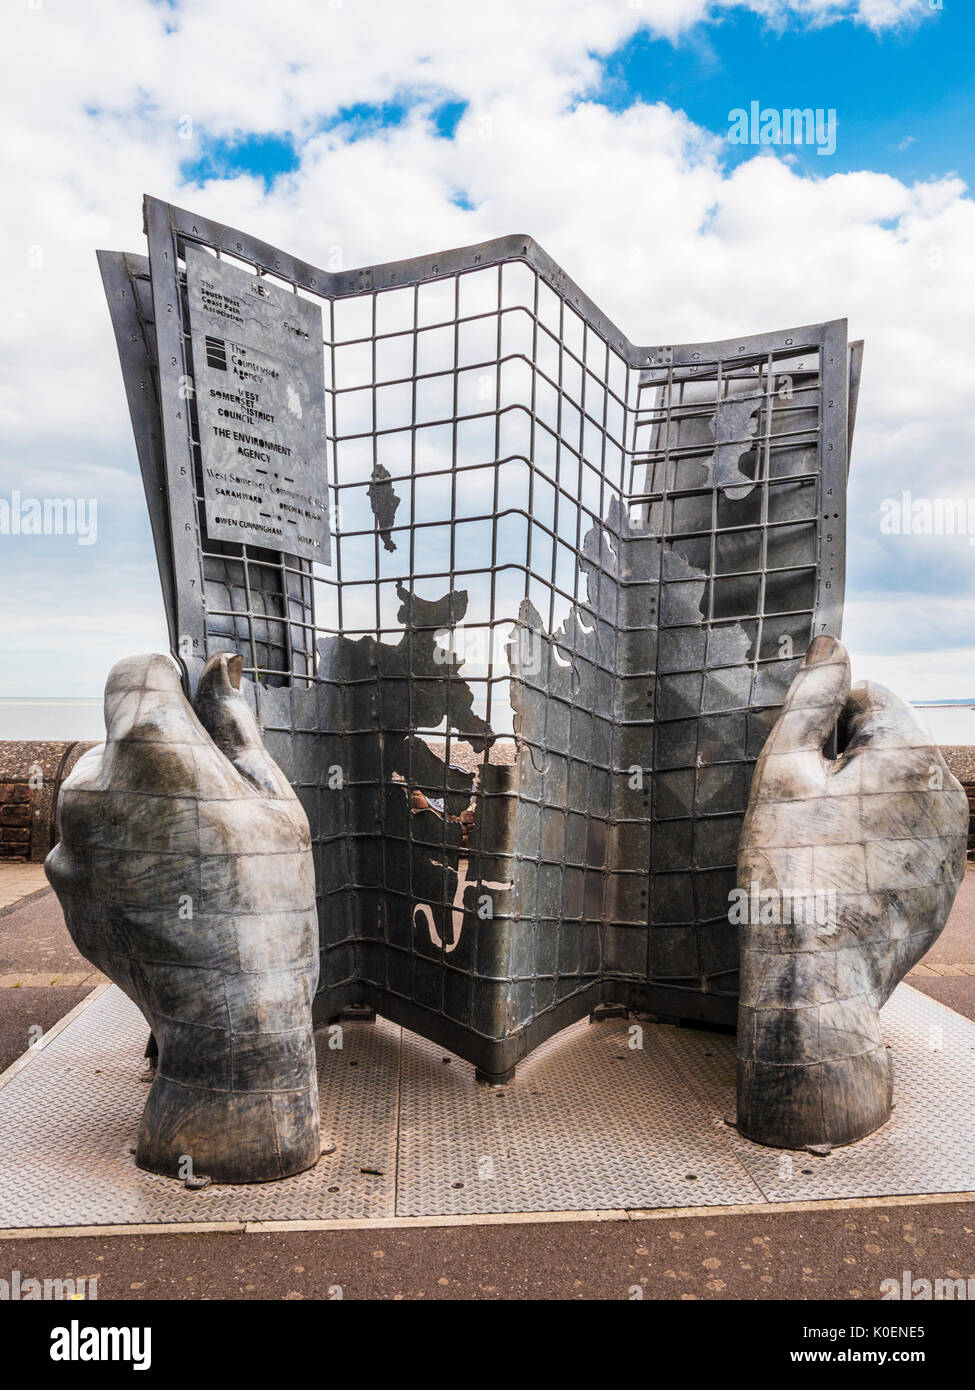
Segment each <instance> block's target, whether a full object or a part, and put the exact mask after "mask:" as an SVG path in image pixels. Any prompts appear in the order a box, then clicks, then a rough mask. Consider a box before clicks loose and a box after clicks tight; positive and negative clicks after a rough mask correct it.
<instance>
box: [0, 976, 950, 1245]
mask: <svg viewBox="0 0 975 1390" xmlns="http://www.w3.org/2000/svg"><path fill="white" fill-rule="evenodd" d="M633 1021H635V1020H632V1021H609V1022H605V1023H601V1024H598V1025H589V1024H588V1023H585V1022H583V1023H578V1024H576V1025H574V1026H573V1027H571V1028H569V1029H567V1030H565V1031H564V1032H562V1033H560V1034H557V1035H556V1036H555V1037H553V1038H551V1039H549V1040H548V1041H547V1042H546V1043H543V1044H542V1045H541V1046H540V1047H539V1048H538V1049H537V1050H536V1051H535V1052H534V1053H533V1054H532V1056H531V1057H530V1058H528V1059H527V1060H526V1061H525V1062H523V1063H522V1064H521V1066H520V1067H519V1069H518V1076H517V1079H516V1081H515V1082H514V1083H513V1084H511V1085H510V1086H506V1087H502V1088H488V1087H483V1086H479V1085H477V1084H476V1082H475V1081H474V1076H473V1068H472V1067H471V1066H470V1065H469V1064H468V1063H466V1062H463V1061H460V1060H459V1059H458V1058H457V1057H456V1056H448V1054H446V1053H444V1051H443V1050H442V1049H441V1048H438V1047H437V1046H435V1045H434V1044H433V1043H430V1042H427V1041H425V1040H423V1039H421V1038H420V1037H418V1036H417V1035H415V1034H411V1033H408V1032H405V1031H404V1030H401V1029H400V1028H398V1027H395V1026H394V1025H392V1024H390V1023H388V1022H386V1021H384V1020H382V1019H378V1020H377V1021H376V1023H375V1024H371V1025H370V1024H354V1023H353V1024H346V1025H345V1026H344V1036H343V1039H342V1040H343V1043H344V1046H343V1048H342V1049H341V1050H333V1049H331V1048H329V1046H328V1043H329V1036H330V1034H329V1033H328V1031H327V1030H324V1029H323V1030H321V1031H320V1032H319V1034H318V1045H319V1079H320V1086H321V1103H322V1114H323V1116H324V1117H325V1126H326V1132H325V1135H324V1137H323V1142H324V1143H325V1144H326V1145H327V1144H329V1143H333V1142H334V1143H335V1145H336V1151H335V1153H334V1154H331V1155H327V1156H325V1157H323V1159H322V1161H321V1162H320V1163H319V1165H318V1167H317V1168H315V1169H314V1170H313V1171H312V1172H309V1173H303V1174H301V1175H300V1176H298V1177H295V1178H287V1179H285V1180H284V1181H282V1182H277V1183H268V1184H264V1185H262V1186H251V1187H233V1186H213V1187H210V1188H205V1189H204V1190H202V1191H200V1192H188V1191H187V1190H186V1189H185V1188H183V1187H182V1186H181V1185H180V1184H179V1183H177V1182H174V1181H173V1180H171V1179H168V1178H161V1177H155V1176H153V1175H151V1174H148V1173H143V1172H141V1171H140V1170H139V1169H137V1168H136V1167H135V1164H134V1162H133V1158H132V1152H131V1150H132V1147H133V1146H134V1142H135V1136H136V1130H137V1126H138V1121H139V1116H140V1114H141V1111H142V1106H143V1104H144V1102H145V1086H144V1085H143V1084H142V1083H140V1081H139V1079H138V1078H139V1076H140V1075H141V1074H142V1072H143V1068H144V1063H143V1060H142V1050H143V1046H144V1043H145V1037H146V1026H145V1023H144V1022H143V1020H142V1017H141V1015H140V1014H139V1012H138V1010H137V1009H136V1008H135V1007H134V1005H132V1004H131V1003H130V1002H129V1001H128V1000H127V999H126V998H125V996H124V995H122V994H121V993H120V991H119V990H117V989H115V988H114V987H113V988H111V989H109V990H107V991H106V992H105V993H104V994H102V995H100V996H99V997H98V998H97V999H95V1000H93V1001H92V1003H91V1004H90V1005H89V1006H88V1007H87V1008H86V1009H85V1010H83V1012H82V1013H81V1014H80V1015H79V1016H78V1017H77V1018H76V1019H75V1020H74V1022H72V1023H71V1024H70V1025H69V1026H68V1027H67V1028H66V1029H65V1031H64V1032H63V1033H61V1034H60V1035H59V1036H58V1037H56V1038H54V1039H53V1040H52V1041H51V1043H49V1044H48V1046H47V1047H45V1048H43V1049H42V1050H41V1051H40V1052H38V1053H37V1054H36V1055H35V1056H34V1057H33V1058H32V1059H31V1061H30V1063H29V1064H28V1065H27V1066H26V1067H24V1068H23V1069H22V1070H21V1071H19V1072H17V1073H16V1074H15V1075H14V1076H12V1077H11V1079H10V1080H9V1082H8V1083H7V1085H6V1086H4V1087H3V1089H2V1090H0V1228H11V1227H25V1228H26V1227H41V1226H86V1225H103V1224H104V1225H110V1224H111V1225H115V1224H118V1225H125V1224H130V1223H135V1222H145V1223H159V1224H161V1225H165V1224H166V1223H169V1222H182V1221H305V1220H322V1219H337V1218H350V1217H352V1218H355V1217H390V1216H394V1215H395V1216H440V1215H477V1214H480V1213H485V1214H487V1213H493V1212H508V1211H528V1212H530V1211H555V1210H565V1211H571V1210H577V1211H592V1210H599V1209H603V1210H605V1209H610V1208H621V1207H622V1208H653V1207H664V1208H666V1207H675V1206H725V1205H738V1204H743V1203H755V1202H761V1201H763V1200H766V1201H769V1202H789V1201H800V1200H810V1199H812V1200H816V1199H819V1200H822V1199H828V1198H856V1197H865V1196H878V1195H895V1194H912V1193H923V1192H964V1191H971V1190H975V1024H973V1023H971V1022H969V1021H968V1020H967V1019H964V1018H962V1017H961V1016H960V1015H958V1014H955V1013H953V1012H952V1011H951V1010H950V1009H947V1008H945V1007H944V1006H943V1005H940V1004H938V1003H937V1002H936V1001H934V1000H932V999H929V998H927V996H925V995H922V994H919V993H918V992H917V991H915V990H912V989H910V988H909V987H907V986H904V985H901V986H900V987H899V988H898V989H897V990H896V991H895V993H894V995H893V997H892V999H891V1001H890V1003H889V1004H888V1005H887V1007H886V1008H885V1010H884V1012H883V1021H884V1027H885V1031H886V1034H887V1037H888V1040H889V1042H890V1045H891V1047H892V1049H893V1053H894V1065H895V1074H896V1088H897V1090H896V1094H897V1102H898V1103H897V1108H896V1109H895V1111H894V1115H893V1118H892V1119H891V1121H890V1123H889V1124H887V1125H886V1126H885V1127H884V1128H883V1129H882V1130H880V1131H879V1132H878V1133H876V1134H874V1135H871V1136H870V1137H869V1138H867V1139H864V1140H862V1141H861V1142H860V1143H859V1144H856V1145H854V1146H852V1147H850V1148H846V1149H837V1150H835V1151H834V1152H833V1154H831V1155H830V1157H829V1158H826V1159H821V1158H812V1157H811V1156H810V1155H809V1154H806V1153H790V1152H787V1151H780V1150H773V1149H763V1148H761V1147H760V1146H758V1145H755V1144H751V1143H749V1142H748V1141H747V1140H744V1139H742V1138H741V1137H740V1136H739V1135H737V1134H736V1133H735V1131H734V1130H731V1129H729V1128H728V1127H727V1126H725V1124H724V1123H723V1120H724V1116H725V1115H726V1114H728V1113H730V1112H731V1110H732V1109H733V1107H734V1077H735V1044H734V1039H733V1038H732V1037H729V1036H726V1035H722V1034H718V1033H710V1032H696V1031H692V1030H689V1029H680V1028H675V1027H671V1026H669V1025H653V1024H642V1025H641V1026H642V1027H643V1047H642V1049H631V1048H630V1047H629V1045H628V1042H629V1037H630V1034H629V1031H628V1030H629V1028H630V1027H631V1026H632V1022H633ZM445 1058H446V1059H447V1060H446V1062H445ZM362 1169H374V1170H377V1171H376V1172H375V1173H368V1172H366V1173H364V1172H362ZM691 1175H693V1176H691Z"/></svg>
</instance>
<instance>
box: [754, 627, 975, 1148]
mask: <svg viewBox="0 0 975 1390" xmlns="http://www.w3.org/2000/svg"><path fill="white" fill-rule="evenodd" d="M834 731H835V733H836V748H837V750H838V751H837V754H836V757H835V758H829V757H827V756H825V755H824V751H823V750H824V746H827V744H828V741H829V740H830V739H831V737H832V736H833V734H834ZM967 835H968V802H967V799H966V796H965V793H964V791H963V790H962V787H961V785H960V784H959V783H958V782H957V781H956V779H955V778H954V777H953V776H952V775H951V773H950V772H949V771H948V768H947V766H946V765H945V761H944V759H943V757H942V756H941V752H940V750H939V749H938V747H937V746H936V745H935V744H934V743H933V742H932V741H931V738H930V736H929V735H928V733H927V732H926V731H925V730H924V729H923V728H922V726H921V725H920V723H919V722H918V720H917V717H916V715H915V714H914V712H913V711H912V710H911V709H910V708H909V706H907V705H906V704H904V703H903V701H901V700H899V699H898V698H897V696H896V695H893V694H892V693H891V692H890V691H889V690H886V689H885V688H884V687H883V686H880V685H874V684H872V683H869V682H867V683H865V684H863V685H858V686H855V687H854V688H853V689H852V690H851V689H850V663H849V659H848V657H847V654H846V651H845V650H844V648H843V646H842V645H841V644H840V643H839V642H837V641H835V640H834V639H832V638H830V637H817V638H816V639H815V640H814V641H813V643H812V645H811V646H810V648H809V650H808V652H807V653H806V657H805V659H804V661H803V663H802V666H801V667H800V670H799V672H798V674H797V676H796V678H795V680H794V681H793V683H792V686H791V688H790V690H789V693H788V695H787V697H786V700H785V703H784V704H783V706H782V710H781V713H780V714H779V717H778V720H777V721H776V723H775V726H774V727H773V729H772V732H771V734H770V736H769V738H768V741H767V743H766V744H765V747H764V749H763V751H762V753H761V756H760V757H759V759H758V763H757V764H756V767H755V775H754V779H753V781H752V786H751V795H750V800H749V806H748V811H747V814H746V817H745V822H744V827H743V830H742V837H741V843H740V847H739V854H738V897H739V900H740V905H741V908H742V913H741V918H742V920H741V925H740V932H741V994H740V1000H739V1011H738V1111H737V1124H738V1128H739V1130H740V1131H741V1133H742V1134H744V1135H746V1136H747V1137H748V1138H749V1139H754V1140H757V1141H758V1142H759V1143H762V1144H771V1145H776V1146H779V1147H783V1148H801V1147H803V1146H818V1145H833V1144H848V1143H850V1142H852V1141H853V1140H855V1139H861V1138H863V1136H864V1135H866V1134H869V1133H871V1131H872V1130H875V1129H877V1128H878V1127H879V1126H880V1125H882V1124H884V1122H885V1121H886V1120H887V1119H888V1118H889V1116H890V1111H891V1101H892V1087H893V1077H892V1068H891V1060H890V1054H889V1053H888V1052H887V1050H886V1048H885V1046H884V1042H883V1038H882V1036H881V1031H880V1023H879V1019H878V1013H879V1010H880V1007H881V1005H882V1004H883V1003H884V1002H885V1000H886V999H887V998H888V997H889V995H890V994H891V992H892V991H893V989H894V986H895V985H896V984H897V983H898V981H899V980H900V979H902V978H903V976H904V975H905V974H906V973H907V972H908V971H909V970H910V969H911V967H912V966H913V965H915V964H916V962H917V961H918V960H919V959H920V958H921V956H923V955H924V953H925V952H926V951H927V950H928V948H929V947H930V946H931V945H932V943H933V942H934V941H935V940H936V938H937V937H938V935H939V934H940V932H941V930H942V928H943V927H944V924H945V922H946V920H947V918H948V913H949V911H950V909H951V905H952V903H953V901H954V898H955V894H956V892H957V891H958V886H959V884H960V883H961V880H962V877H963V875H964V872H965V853H966V842H967ZM732 920H733V921H734V913H732Z"/></svg>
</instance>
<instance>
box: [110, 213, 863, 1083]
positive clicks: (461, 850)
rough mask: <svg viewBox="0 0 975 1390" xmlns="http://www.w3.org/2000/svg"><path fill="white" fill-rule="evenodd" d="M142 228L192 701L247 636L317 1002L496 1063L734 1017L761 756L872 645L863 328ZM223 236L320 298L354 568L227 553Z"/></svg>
mask: <svg viewBox="0 0 975 1390" xmlns="http://www.w3.org/2000/svg"><path fill="white" fill-rule="evenodd" d="M146 227H147V232H148V236H149V246H150V259H151V262H152V305H151V306H145V305H144V303H142V302H141V301H140V309H141V315H142V318H141V322H142V325H143V334H142V337H143V338H146V339H149V340H154V342H155V348H156V354H157V356H158V360H159V362H160V363H161V364H162V366H161V371H160V374H159V405H158V414H154V412H155V410H156V406H155V402H154V401H153V400H151V399H149V398H147V397H146V395H145V394H144V393H143V394H142V395H140V396H139V397H138V398H134V396H133V392H132V390H131V389H130V404H131V405H133V409H134V418H135V417H136V416H139V417H140V419H139V420H138V421H137V424H136V433H137V438H139V439H140V440H142V441H144V440H147V439H154V438H155V437H156V435H157V434H161V435H162V437H163V438H164V440H165V459H166V465H165V476H166V489H167V490H166V497H165V503H164V505H162V504H161V503H160V494H159V492H158V491H156V490H154V489H153V486H152V480H153V479H154V478H155V476H156V473H155V471H154V463H153V457H152V456H151V455H150V456H148V457H147V458H146V459H144V460H143V467H144V474H145V476H146V480H147V495H148V496H149V497H150V510H151V511H155V512H156V513H164V516H162V515H159V516H157V517H156V518H154V529H155V530H156V531H157V532H159V533H165V534H167V535H168V537H169V545H170V551H169V556H168V560H167V563H166V564H165V565H164V566H163V568H164V569H166V571H167V577H166V580H165V582H167V583H170V582H172V583H173V584H174V588H175V591H176V595H177V597H176V603H177V615H176V618H175V621H174V624H173V629H172V633H173V646H174V650H175V651H177V652H178V653H179V655H180V659H181V660H182V661H183V664H184V667H185V669H186V674H187V681H188V685H189V687H190V688H191V689H192V688H193V686H194V684H195V682H196V680H197V679H198V677H199V672H200V670H201V669H202V664H203V662H204V660H205V659H206V657H207V656H208V655H209V654H210V653H212V652H214V651H218V650H227V649H233V650H236V651H239V652H240V654H241V655H242V657H243V659H244V666H245V673H246V674H247V675H248V676H249V678H250V685H249V697H250V698H251V699H252V700H253V703H254V708H255V710H256V712H257V715H258V718H259V721H260V723H261V726H262V729H263V730H264V734H265V739H266V741H267V744H268V747H269V748H270V749H271V751H272V753H273V755H274V756H275V758H276V759H277V760H278V762H279V763H280V764H281V766H282V767H284V768H285V769H286V771H287V773H288V776H289V778H290V779H291V781H292V782H293V784H294V786H295V788H296V790H297V792H298V795H299V797H300V798H301V800H302V802H303V804H304V806H305V809H306V811H307V813H308V816H309V820H310V822H311V826H312V834H313V839H314V842H315V845H316V861H317V870H318V886H319V910H320V924H321V942H322V973H321V984H320V995H319V1000H318V1006H317V1007H318V1012H319V1016H320V1017H327V1016H330V1015H331V1014H334V1013H335V1012H337V1011H338V1010H339V1009H340V1008H341V1007H342V1006H343V1004H345V1003H347V1002H349V1001H350V1000H353V999H358V998H363V999H366V1000H368V1001H369V1002H370V1003H372V1004H373V1005H375V1007H377V1008H378V1009H379V1010H380V1011H382V1012H384V1013H386V1014H387V1015H388V1016H389V1017H391V1018H393V1019H396V1020H397V1021H399V1022H402V1023H404V1024H406V1025H408V1026H410V1027H412V1028H414V1029H416V1030H417V1031H419V1032H422V1033H425V1034H426V1035H428V1036H431V1037H433V1038H435V1039H436V1040H437V1041H439V1042H441V1043H443V1044H444V1045H445V1046H448V1047H450V1048H452V1049H453V1050H455V1051H457V1052H459V1053H461V1054H462V1055H463V1056H465V1057H468V1058H469V1059H470V1060H472V1061H474V1062H475V1063H476V1064H477V1065H478V1066H479V1067H481V1068H482V1069H483V1070H484V1071H485V1072H487V1073H493V1074H499V1073H502V1072H504V1071H506V1070H507V1069H508V1067H510V1066H511V1065H512V1064H513V1063H514V1062H515V1061H517V1059H518V1058H519V1057H520V1056H522V1055H524V1054H525V1053H526V1052H527V1051H529V1050H530V1049H531V1048H532V1047H533V1046H535V1045H536V1044H537V1043H538V1042H540V1041H542V1040H543V1039H544V1038H545V1037H547V1036H549V1035H550V1034H551V1033H552V1032H554V1031H555V1030H556V1029H558V1028H560V1027H563V1026H565V1025H566V1024H567V1023H570V1022H572V1021H573V1020H574V1019H576V1018H579V1017H582V1016H583V1015H584V1014H586V1013H588V1011H589V1010H590V1009H591V1008H592V1006H593V1005H594V1004H595V1003H596V1002H598V1001H599V1000H600V999H605V1000H610V1001H612V1000H617V1001H620V1002H628V1003H632V1004H633V1005H635V1006H643V1007H650V1008H653V1009H655V1010H657V1011H660V1012H663V1013H668V1014H672V1015H683V1016H690V1017H706V1018H711V1019H714V1020H717V1021H722V1022H728V1021H733V1020H734V1017H735V1009H736V996H737V963H738V943H737V935H736V933H735V932H734V930H732V929H731V928H729V925H728V921H727V909H728V894H729V892H730V890H731V889H732V888H733V886H734V877H735V854H736V848H737V840H738V834H739V831H740V826H741V818H742V814H743V811H744V808H745V805H746V801H747V795H748V785H749V780H750V775H751V768H752V766H753V764H754V760H755V757H756V756H757V754H758V752H759V751H760V749H761V746H762V744H763V742H764V739H765V736H766V734H767V732H768V729H769V727H770V726H771V722H772V720H773V718H774V712H775V709H776V707H777V705H778V703H779V701H780V700H781V698H782V696H783V694H784V692H785V690H786V689H787V688H788V685H789V682H790V680H791V678H792V675H793V674H794V672H795V669H796V666H797V663H798V659H799V657H800V656H801V654H802V652H803V651H804V650H805V648H806V646H807V645H808V642H809V640H810V638H811V637H812V636H813V635H815V634H817V633H822V632H825V633H829V634H832V635H838V633H839V630H840V621H841V614H842V595H843V574H844V530H845V495H846V471H847V466H848V454H849V420H850V418H851V410H850V406H851V404H852V402H851V396H850V382H851V377H852V379H853V380H854V381H855V380H856V379H857V376H858V363H859V355H858V353H855V354H854V355H853V356H852V357H851V354H850V351H849V349H848V346H847V341H846V326H845V323H844V322H842V321H840V322H834V323H829V324H820V325H812V326H807V327H804V328H798V329H794V330H788V331H782V332H778V333H770V334H760V335H753V336H750V337H743V338H740V339H731V340H727V341H724V342H720V343H711V344H707V343H695V344H686V345H669V346H664V347H660V346H656V347H650V348H646V347H640V346H636V345H634V344H632V343H630V342H629V340H628V339H626V338H625V337H624V335H623V334H622V333H621V332H620V331H619V329H617V328H616V327H615V325H613V324H612V323H611V322H610V321H609V320H607V319H606V317H605V316H604V315H602V314H601V312H600V311H599V310H598V308H597V307H596V306H595V305H593V304H592V303H591V301H589V300H588V299H587V297H586V296H585V295H584V294H583V293H582V291H581V290H579V289H578V287H577V286H575V285H574V284H573V283H572V282H571V281H570V280H569V279H568V277H566V276H565V274H564V272H562V271H561V270H560V269H559V267H558V266H556V265H555V264H554V263H553V262H552V261H551V259H550V258H549V257H548V256H547V255H546V254H545V253H544V252H543V251H542V250H541V248H539V247H538V246H537V245H536V244H535V243H534V242H532V241H531V240H530V239H526V238H522V237H508V238H502V239H500V240H498V241H495V242H490V243H485V244H484V245H482V246H478V247H469V248H464V249H461V250H458V251H452V252H448V253H443V254H442V255H438V256H432V257H426V258H421V259H418V260H414V261H406V262H397V263H392V264H389V265H383V266H376V267H371V268H369V269H366V270H361V271H355V272H338V273H329V272H325V271H321V270H317V269H316V268H315V267H313V266H310V265H307V264H305V263H302V262H299V261H297V260H295V259H294V258H293V257H290V256H288V255H287V254H286V253H284V252H281V251H279V250H277V249H276V248H273V247H270V246H267V245H266V244H263V243H261V242H259V241H256V240H255V239H253V238H251V237H248V236H246V235H244V234H243V233H239V232H236V231H233V230H232V229H229V228H226V227H222V226H221V225H219V224H217V223H214V222H211V221H208V220H206V219H201V218H197V217H196V216H194V215H193V214H191V213H188V212H185V211H183V210H181V209H178V208H173V207H171V206H169V205H167V204H164V203H160V202H158V201H157V200H155V199H147V202H146ZM194 246H205V247H209V248H211V249H212V250H215V251H216V252H217V253H218V254H219V255H220V256H221V258H222V259H224V260H229V261H231V262H233V263H239V265H240V266H241V267H242V268H244V269H246V270H247V271H248V273H251V272H254V271H257V272H258V273H259V274H260V275H261V276H262V277H263V278H264V279H265V280H266V281H267V282H268V284H269V285H270V286H275V287H281V286H283V287H285V288H287V289H289V290H292V291H294V292H300V295H301V296H304V297H313V298H315V299H316V301H317V302H318V303H319V305H320V307H321V310H322V315H323V327H324V347H325V364H326V379H325V386H326V413H327V422H328V423H327V436H328V437H327V462H328V470H329V477H328V486H329V493H330V497H331V500H332V504H333V505H332V512H333V515H334V518H335V525H334V561H333V568H332V569H331V570H329V569H326V568H324V567H322V566H319V565H313V564H312V563H311V562H309V561H307V560H304V559H301V558H298V557H295V556H289V555H288V554H285V553H282V552H280V551H276V550H270V549H264V548H255V547H251V546H249V545H247V546H244V545H236V546H235V545H233V544H232V543H230V542H226V541H214V540H211V539H210V538H209V536H208V535H207V533H206V530H205V527H204V523H203V520H202V518H201V499H202V496H203V494H202V484H201V475H200V468H201V460H200V457H199V449H198V432H197V427H196V423H195V406H194V403H193V401H192V400H190V401H189V402H188V401H187V400H186V398H185V391H184V392H183V394H181V392H180V385H179V383H180V378H181V377H185V375H186V373H187V371H188V369H189V364H188V361H187V358H186V355H185V353H186V341H187V340H186V324H185V321H184V316H185V312H186V306H185V288H184V286H183V283H182V282H183V269H182V261H183V260H184V258H185V255H186V253H187V249H189V250H190V251H192V248H193V247H194ZM112 264H114V263H113V261H112V259H111V258H110V257H106V255H105V253H103V270H104V269H105V268H106V267H110V266H111V265H112ZM128 265H129V267H130V270H131V273H132V275H133V277H134V283H136V282H137V283H143V281H142V279H141V277H142V276H144V269H143V267H144V262H143V263H142V264H141V265H139V264H138V263H137V262H136V260H135V258H129V262H128ZM106 288H107V290H108V291H109V298H110V303H111V304H112V309H113V317H114V318H115V320H116V325H117V336H118V338H119V344H120V349H121V353H122V363H123V371H124V374H125V376H126V378H127V380H131V379H132V378H133V377H134V376H138V375H139V374H140V373H144V371H145V370H146V365H145V364H146V348H145V345H144V343H143V342H142V341H141V340H140V337H139V335H138V334H136V335H134V336H132V337H129V338H126V337H125V335H123V333H122V332H121V331H120V329H119V327H118V325H119V316H120V312H121V310H120V307H119V301H118V297H117V291H116V292H114V294H113V288H112V286H111V285H110V284H109V283H108V279H107V277H106ZM127 308H128V306H127V305H126V304H122V310H125V309H127ZM140 407H141V408H142V411H141V414H140ZM149 416H152V417H153V418H152V420H151V422H148V423H147V419H148V417H149ZM142 454H143V446H142V445H141V444H140V457H142ZM173 577H174V578H173ZM454 763H456V764H460V765H461V766H452V764H454ZM472 769H473V770H472Z"/></svg>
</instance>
